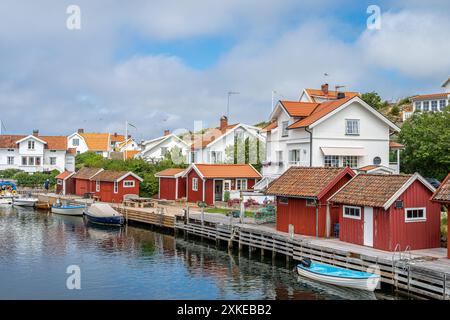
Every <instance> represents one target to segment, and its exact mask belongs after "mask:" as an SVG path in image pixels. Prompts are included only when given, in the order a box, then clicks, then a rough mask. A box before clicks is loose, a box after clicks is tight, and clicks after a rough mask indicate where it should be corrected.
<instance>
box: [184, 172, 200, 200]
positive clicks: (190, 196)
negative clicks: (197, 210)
mask: <svg viewBox="0 0 450 320" xmlns="http://www.w3.org/2000/svg"><path fill="white" fill-rule="evenodd" d="M187 178H188V179H187V184H188V186H187V195H186V196H187V201H188V202H198V201H203V180H202V179H201V178H200V177H199V175H198V174H197V172H195V170H191V171H190V172H189V173H188V176H187ZM192 178H198V190H197V191H194V190H192Z"/></svg>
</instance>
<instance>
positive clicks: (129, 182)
mask: <svg viewBox="0 0 450 320" xmlns="http://www.w3.org/2000/svg"><path fill="white" fill-rule="evenodd" d="M90 180H91V184H92V185H91V189H92V190H93V192H94V194H95V197H97V198H98V200H99V201H103V202H115V203H121V202H122V201H123V197H124V196H125V195H128V194H132V195H137V196H139V183H140V182H142V181H143V179H142V178H141V177H139V176H137V175H136V174H134V173H133V172H131V171H128V172H127V171H113V170H102V171H100V172H99V173H97V174H96V175H95V176H93V177H91V179H90Z"/></svg>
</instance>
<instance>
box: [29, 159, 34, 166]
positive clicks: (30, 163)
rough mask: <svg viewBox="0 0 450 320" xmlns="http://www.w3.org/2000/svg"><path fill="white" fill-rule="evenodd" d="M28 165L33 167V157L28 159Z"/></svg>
mask: <svg viewBox="0 0 450 320" xmlns="http://www.w3.org/2000/svg"><path fill="white" fill-rule="evenodd" d="M28 165H29V166H34V157H28Z"/></svg>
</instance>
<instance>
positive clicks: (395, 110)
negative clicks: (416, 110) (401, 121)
mask: <svg viewBox="0 0 450 320" xmlns="http://www.w3.org/2000/svg"><path fill="white" fill-rule="evenodd" d="M390 113H391V115H393V116H395V117H398V116H399V114H400V108H399V106H398V105H395V106H393V107H392V108H391V111H390Z"/></svg>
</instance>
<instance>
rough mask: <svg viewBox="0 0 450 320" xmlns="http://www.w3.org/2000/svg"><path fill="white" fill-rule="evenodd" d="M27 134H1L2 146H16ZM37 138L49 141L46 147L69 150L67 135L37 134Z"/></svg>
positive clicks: (0, 144) (0, 142) (0, 146)
mask: <svg viewBox="0 0 450 320" xmlns="http://www.w3.org/2000/svg"><path fill="white" fill-rule="evenodd" d="M26 137H28V136H26V135H0V148H16V147H17V144H16V142H17V141H19V140H21V139H23V138H26ZM36 138H38V139H40V140H42V141H45V142H47V144H46V145H45V149H48V150H67V137H65V136H36Z"/></svg>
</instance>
